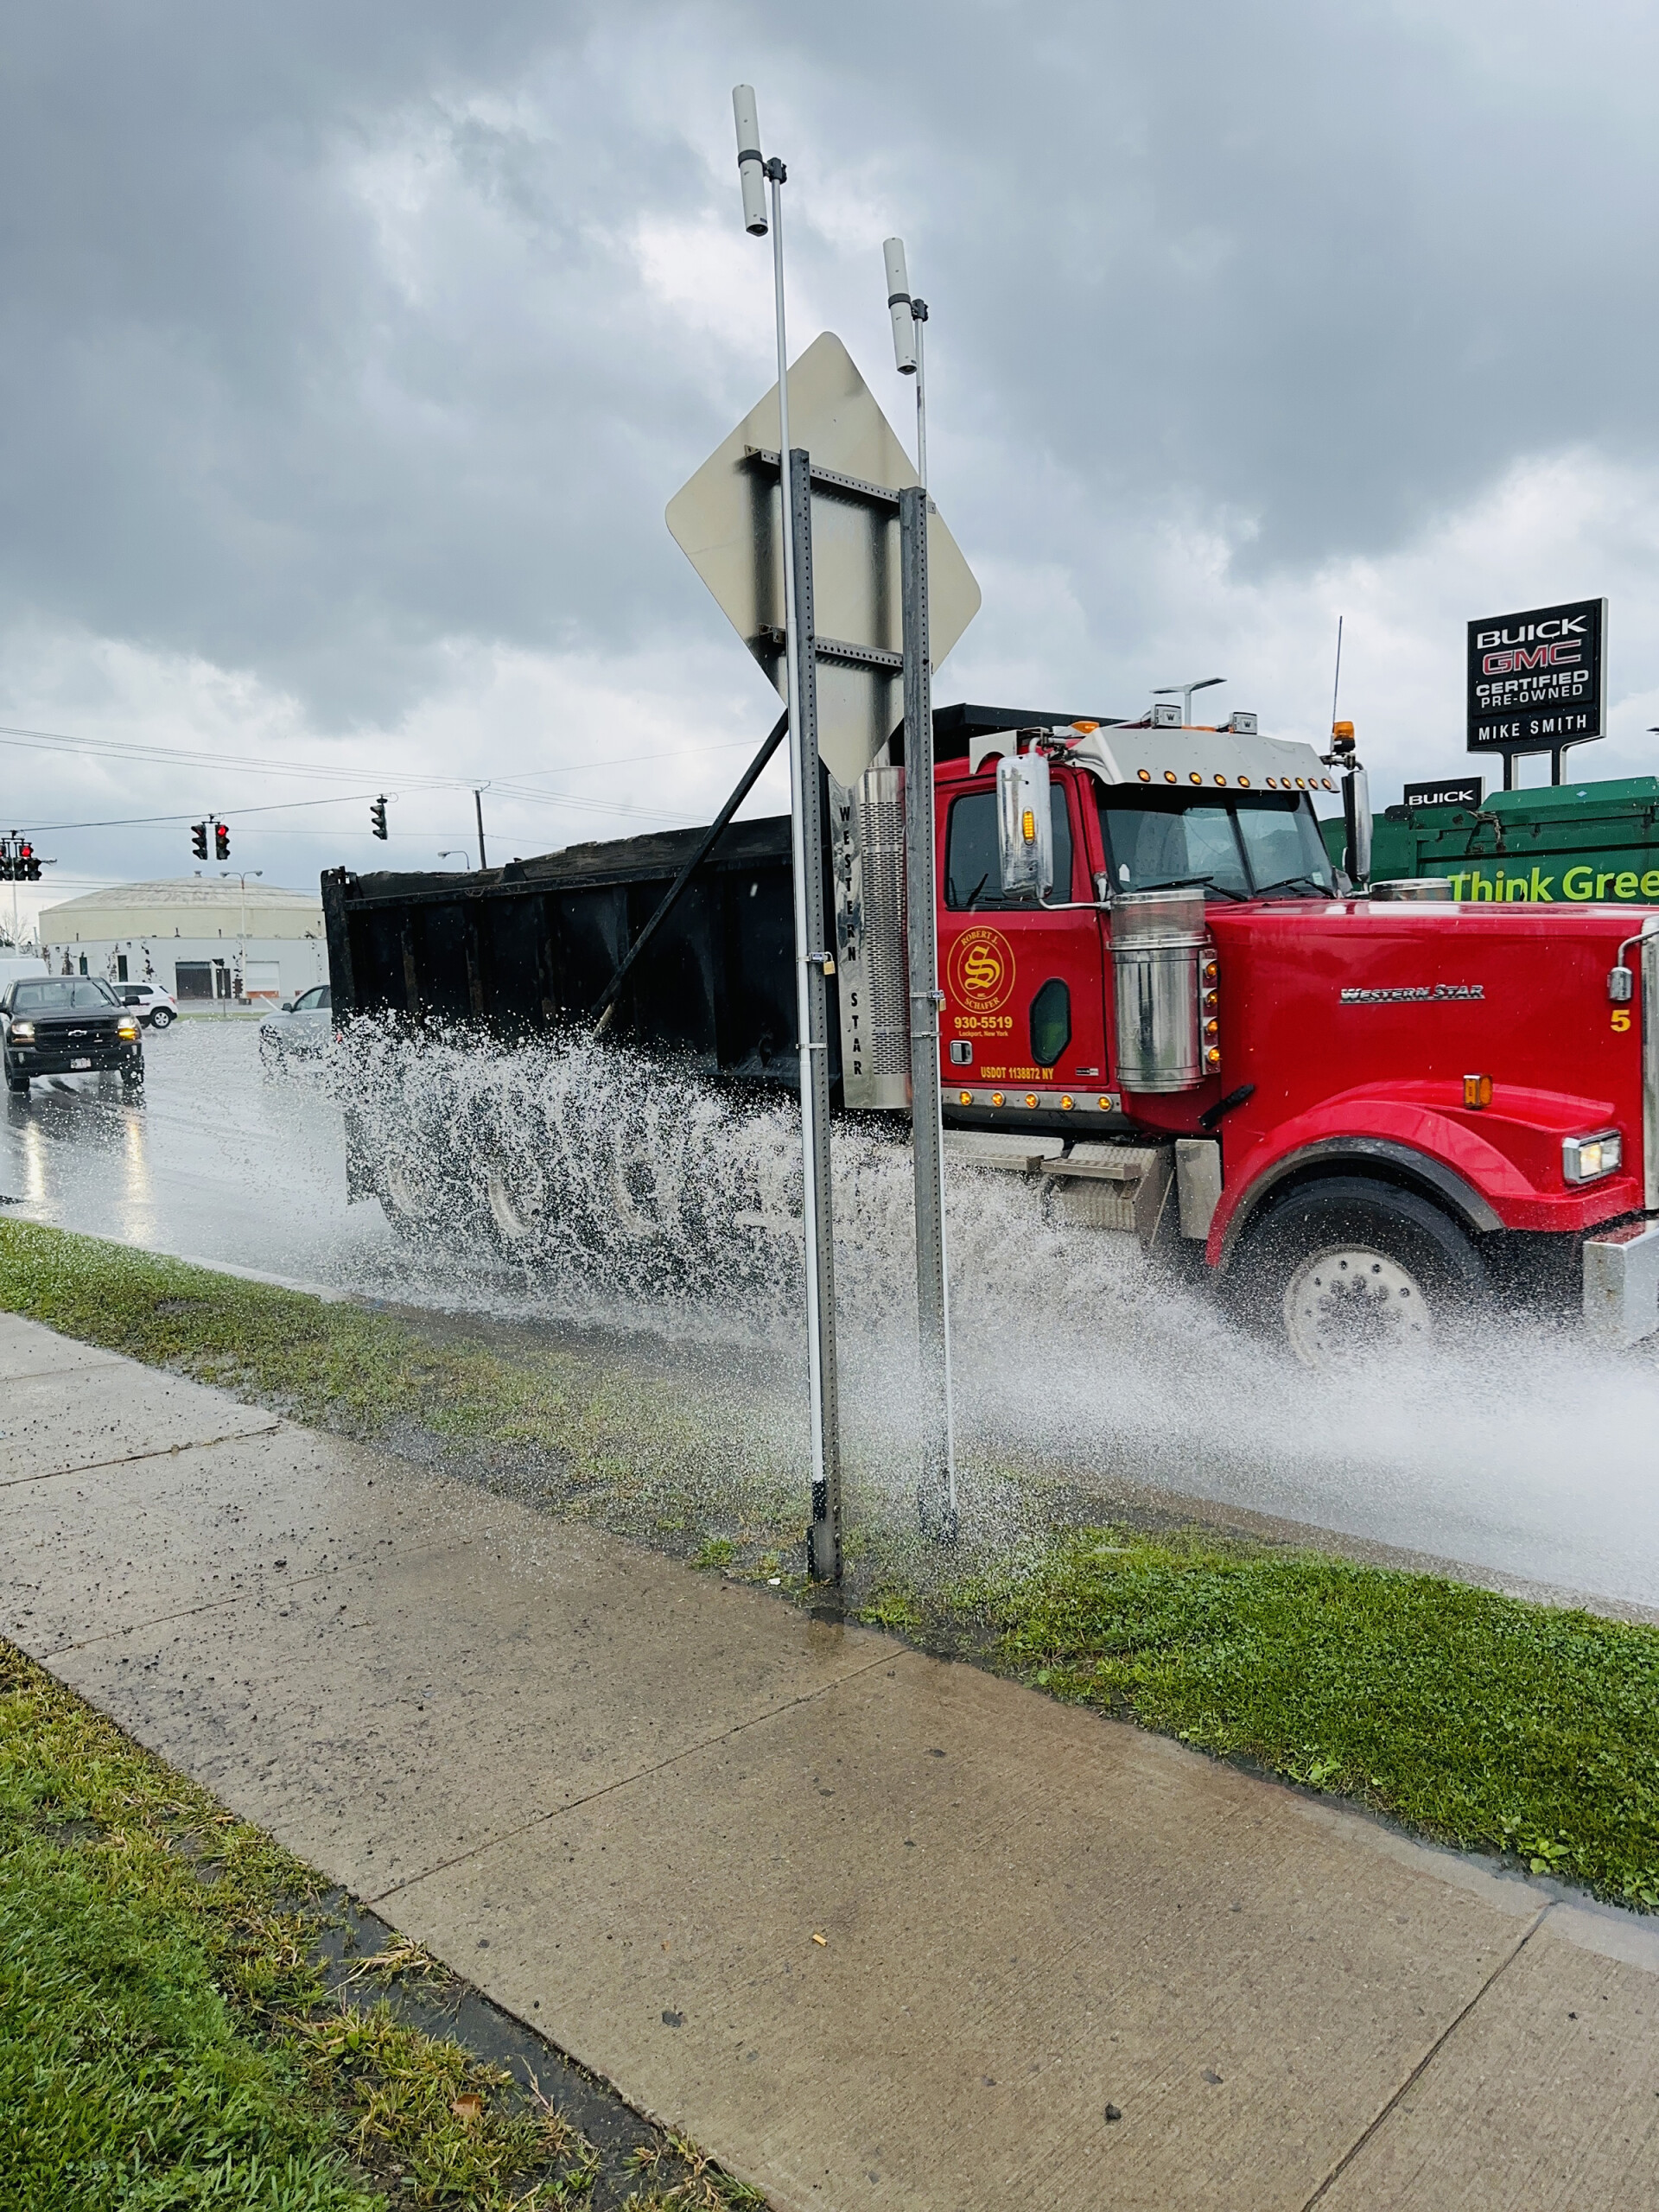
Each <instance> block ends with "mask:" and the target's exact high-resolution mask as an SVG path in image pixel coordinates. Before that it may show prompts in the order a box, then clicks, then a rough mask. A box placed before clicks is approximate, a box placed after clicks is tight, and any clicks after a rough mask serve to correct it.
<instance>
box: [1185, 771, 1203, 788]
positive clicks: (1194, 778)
mask: <svg viewBox="0 0 1659 2212" xmlns="http://www.w3.org/2000/svg"><path fill="white" fill-rule="evenodd" d="M1187 781H1188V782H1189V783H1192V784H1201V783H1202V782H1203V781H1204V778H1203V777H1202V776H1201V775H1200V774H1199V773H1198V770H1197V769H1196V768H1194V769H1192V771H1191V772H1189V774H1188V776H1187Z"/></svg>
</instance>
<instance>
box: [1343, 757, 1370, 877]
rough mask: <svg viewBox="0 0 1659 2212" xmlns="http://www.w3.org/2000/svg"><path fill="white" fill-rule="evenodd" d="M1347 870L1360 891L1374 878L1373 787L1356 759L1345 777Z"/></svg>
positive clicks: (1345, 870) (1345, 866) (1344, 826)
mask: <svg viewBox="0 0 1659 2212" xmlns="http://www.w3.org/2000/svg"><path fill="white" fill-rule="evenodd" d="M1342 822H1343V831H1344V838H1343V853H1342V866H1343V873H1344V874H1345V875H1346V876H1347V878H1348V880H1349V881H1350V882H1351V884H1352V885H1353V887H1354V888H1355V890H1356V891H1363V890H1365V889H1366V888H1367V887H1369V886H1370V880H1371V787H1370V783H1369V781H1368V780H1367V779H1366V774H1365V771H1364V770H1363V768H1362V767H1361V766H1360V765H1359V763H1358V762H1357V761H1356V762H1355V763H1354V765H1353V766H1352V767H1351V768H1350V769H1349V770H1348V772H1347V773H1346V774H1345V775H1344V778H1343V779H1342Z"/></svg>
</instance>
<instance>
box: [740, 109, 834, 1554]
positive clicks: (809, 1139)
mask: <svg viewBox="0 0 1659 2212" xmlns="http://www.w3.org/2000/svg"><path fill="white" fill-rule="evenodd" d="M732 113H733V118H734V121H735V123H736V125H737V172H738V176H739V179H740V181H741V185H742V191H743V226H744V228H745V229H746V230H747V232H748V233H749V235H750V236H751V237H752V238H765V236H766V232H767V230H768V228H770V230H771V232H772V312H773V320H774V322H775V325H776V332H777V340H778V464H779V467H778V475H779V495H780V498H781V499H782V522H783V540H784V543H783V553H784V563H783V566H784V671H785V675H784V681H785V698H786V701H787V703H788V710H789V823H790V847H791V858H792V861H793V863H794V880H795V978H796V983H795V1018H796V1023H797V1027H798V1033H799V1038H800V1092H801V1164H802V1171H803V1175H804V1192H803V1204H802V1225H803V1229H804V1243H805V1252H804V1256H805V1262H806V1268H805V1273H806V1343H807V1396H808V1401H809V1412H810V1426H811V1443H812V1517H811V1522H810V1527H809V1529H808V1532H807V1567H808V1572H809V1573H810V1575H811V1577H812V1579H813V1580H814V1581H815V1582H839V1581H840V1580H841V1566H842V1557H841V1435H840V1430H841V1423H840V1404H839V1395H838V1387H837V1380H836V1272H835V1216H834V1202H833V1198H832V1194H831V1189H830V1179H829V1020H828V1012H827V1004H828V1002H827V998H826V995H825V990H824V977H825V975H826V973H827V972H828V971H829V969H830V967H831V965H832V963H831V961H830V957H829V951H828V949H827V945H826V941H825V931H824V925H823V844H822V840H821V838H820V836H819V835H818V829H819V820H820V809H819V803H818V794H819V767H818V740H817V673H816V668H815V666H814V664H813V663H812V662H811V661H810V660H809V658H808V655H809V653H812V654H816V646H815V645H813V644H812V642H811V630H810V620H809V626H808V630H807V632H806V640H805V643H804V644H803V639H802V630H801V615H802V609H801V606H800V600H799V583H800V575H799V569H798V559H799V553H800V549H801V545H802V542H803V538H804V541H805V543H807V545H808V546H809V547H810V540H811V529H812V499H811V474H810V463H809V461H808V458H807V455H806V454H804V453H803V454H799V455H797V454H794V453H793V452H792V451H791V448H790V442H789V346H788V341H787V338H786V336H785V323H784V205H783V187H784V184H785V181H786V180H787V176H788V171H787V170H786V169H785V167H784V164H783V163H782V162H780V161H779V159H778V158H777V156H775V155H774V156H772V159H771V160H770V161H768V160H767V159H766V157H765V156H763V155H762V153H761V151H760V120H759V118H758V115H757V113H756V109H755V99H754V93H753V89H752V88H751V87H750V86H747V85H738V86H734V88H733V92H732ZM768 186H769V187H770V188H771V211H770V219H768V211H767V188H768ZM807 611H808V614H809V618H810V609H809V610H807Z"/></svg>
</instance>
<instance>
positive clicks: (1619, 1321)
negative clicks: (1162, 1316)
mask: <svg viewBox="0 0 1659 2212" xmlns="http://www.w3.org/2000/svg"><path fill="white" fill-rule="evenodd" d="M1244 719H1246V720H1247V721H1248V719H1249V718H1244ZM875 773H876V774H878V775H879V774H880V771H877V772H875ZM1340 784H1341V770H1340V765H1339V764H1333V763H1332V762H1331V761H1328V760H1323V759H1321V758H1320V756H1319V755H1318V754H1317V753H1314V751H1313V748H1312V747H1307V746H1304V745H1300V744H1294V743H1289V742H1286V741H1276V740H1273V739H1269V738H1265V737H1262V736H1259V735H1257V734H1255V732H1254V730H1253V728H1243V729H1241V728H1235V727H1229V728H1225V729H1218V730H1217V729H1193V728H1184V727H1179V726H1176V725H1174V724H1173V721H1170V720H1167V719H1166V720H1161V721H1154V720H1153V718H1152V717H1150V716H1148V717H1147V719H1146V720H1145V721H1141V722H1139V723H1135V724H1132V725H1125V724H1119V725H1115V726H1111V725H1103V724H1101V725H1096V724H1090V723H1087V722H1084V723H1077V724H1072V725H1070V726H1065V725H1061V726H1052V725H1050V726H1038V727H1032V728H1027V729H1026V730H1024V731H1017V730H1016V731H1005V732H1000V733H984V734H981V735H980V736H978V737H977V738H976V739H975V740H974V741H973V742H972V743H971V744H970V745H969V747H967V749H966V750H965V752H964V753H963V754H962V755H961V757H958V758H955V759H947V760H943V761H941V762H940V763H939V765H938V768H937V770H936V776H935V798H936V836H937V866H938V938H939V971H940V983H941V989H942V1001H943V1003H942V1008H941V1045H940V1065H939V1071H938V1072H939V1082H940V1085H941V1102H942V1109H943V1115H944V1121H945V1123H946V1128H947V1132H948V1135H947V1145H948V1148H949V1149H950V1150H951V1151H952V1152H953V1153H954V1154H956V1156H957V1158H958V1159H960V1160H964V1161H965V1162H967V1163H969V1164H972V1165H976V1166H983V1167H986V1168H995V1169H1001V1170H1004V1171H1007V1170H1013V1171H1014V1172H1016V1173H1026V1174H1033V1175H1036V1176H1039V1177H1041V1178H1043V1179H1045V1180H1046V1182H1047V1183H1049V1184H1050V1185H1051V1186H1052V1201H1051V1203H1052V1208H1053V1210H1054V1211H1055V1213H1056V1214H1057V1215H1058V1217H1060V1218H1062V1219H1066V1220H1071V1221H1074V1222H1076V1223H1077V1224H1079V1225H1087V1226H1090V1227H1094V1228H1098V1229H1104V1230H1118V1231H1120V1232H1122V1233H1126V1234H1130V1235H1134V1236H1137V1237H1138V1238H1139V1239H1140V1241H1141V1243H1143V1244H1145V1245H1147V1246H1154V1245H1156V1246H1160V1247H1162V1248H1165V1249H1169V1248H1172V1247H1173V1248H1177V1249H1179V1247H1180V1246H1182V1245H1185V1247H1187V1248H1188V1249H1192V1251H1193V1253H1194V1256H1195V1257H1197V1256H1198V1255H1199V1254H1201V1255H1202V1262H1203V1264H1204V1266H1205V1269H1206V1270H1207V1271H1208V1272H1209V1273H1210V1274H1211V1276H1212V1278H1213V1279H1214V1280H1216V1281H1217V1284H1218V1285H1219V1286H1220V1287H1223V1288H1224V1291H1225V1293H1226V1294H1227V1295H1228V1296H1229V1297H1230V1299H1231V1300H1234V1301H1235V1302H1236V1304H1238V1305H1239V1306H1243V1307H1244V1308H1246V1309H1248V1310H1249V1311H1251V1312H1253V1313H1255V1314H1256V1315H1258V1316H1260V1317H1261V1318H1262V1319H1265V1320H1267V1321H1268V1322H1270V1323H1272V1324H1274V1325H1275V1326H1276V1325H1282V1327H1283V1329H1284V1331H1285V1332H1286V1335H1287V1338H1288V1339H1289V1343H1290V1345H1291V1348H1292V1349H1293V1350H1294V1351H1295V1352H1296V1353H1297V1355H1298V1357H1300V1358H1301V1359H1303V1360H1304V1361H1306V1363H1309V1364H1312V1365H1315V1366H1323V1365H1327V1364H1329V1363H1331V1362H1332V1360H1334V1359H1339V1358H1340V1357H1344V1355H1345V1354H1346V1353H1348V1352H1351V1351H1355V1350H1357V1349H1363V1348H1364V1347H1367V1346H1370V1345H1374V1344H1379V1343H1396V1342H1402V1341H1403V1342H1412V1341H1421V1342H1427V1341H1429V1340H1431V1339H1432V1338H1434V1337H1436V1336H1438V1335H1440V1333H1441V1332H1443V1330H1444V1329H1445V1327H1446V1325H1447V1324H1448V1322H1449V1321H1450V1319H1451V1318H1452V1316H1453V1315H1454V1314H1455V1313H1458V1312H1459V1311H1460V1310H1463V1309H1465V1308H1466V1307H1468V1306H1470V1305H1471V1304H1472V1303H1477V1302H1478V1301H1479V1300H1482V1299H1491V1298H1493V1297H1495V1296H1497V1295H1498V1294H1500V1292H1501V1293H1502V1294H1504V1295H1514V1294H1516V1293H1517V1292H1519V1293H1521V1294H1533V1293H1535V1294H1540V1295H1544V1294H1549V1293H1550V1292H1552V1291H1554V1293H1555V1294H1559V1293H1560V1291H1561V1290H1562V1289H1563V1287H1567V1286H1568V1285H1569V1284H1573V1283H1576V1285H1577V1287H1578V1289H1579V1292H1580V1295H1581V1296H1582V1297H1583V1299H1584V1300H1585V1303H1586V1312H1588V1313H1590V1314H1591V1318H1592V1319H1593V1320H1595V1321H1596V1323H1597V1325H1599V1326H1600V1327H1601V1328H1602V1329H1604V1331H1605V1332H1606V1333H1608V1334H1610V1335H1611V1336H1612V1337H1613V1338H1616V1339H1617V1340H1618V1341H1623V1342H1628V1341H1630V1340H1631V1339H1632V1338H1634V1337H1636V1336H1638V1335H1641V1334H1644V1333H1647V1332H1649V1331H1650V1330H1651V1329H1652V1328H1653V1327H1654V1326H1655V1325H1656V1323H1659V1250H1656V1248H1659V1229H1656V1228H1655V1227H1654V1226H1652V1225H1650V1224H1649V1221H1648V1218H1647V1217H1648V1215H1649V1212H1650V1211H1654V1210H1655V1209H1659V1188H1655V1187H1653V1185H1654V1184H1655V1180H1656V1179H1655V1175H1654V1170H1653V1164H1652V1159H1653V1151H1654V1144H1653V1132H1654V1128H1655V1121H1656V1100H1659V1067H1656V1053H1655V1046H1654V1041H1653V1039H1654V1033H1655V1030H1656V1026H1659V1025H1656V1021H1655V1019H1654V1015H1653V1012H1652V1008H1653V1007H1654V1005H1655V994H1656V990H1659V965H1656V963H1659V940H1654V939H1650V938H1649V937H1648V936H1646V935H1645V934H1644V931H1643V918H1642V917H1640V916H1635V917H1632V916H1631V915H1630V912H1628V910H1626V911H1624V912H1619V911H1618V910H1617V909H1610V908H1605V907H1599V906H1580V907H1578V908H1577V909H1576V910H1573V911H1572V912H1565V913H1564V912H1560V910H1557V911H1556V912H1554V913H1546V912H1536V911H1535V910H1529V909H1528V908H1525V907H1517V906H1510V907H1503V906H1494V905H1493V904H1491V903H1490V902H1487V903H1484V904H1475V903H1471V902H1467V901H1462V900H1458V899H1453V898H1451V897H1449V896H1446V895H1444V894H1445V893H1449V891H1450V888H1451V887H1450V886H1449V885H1446V886H1444V887H1438V886H1437V887H1433V892H1434V893H1435V894H1436V895H1430V896H1411V895H1404V896H1399V895H1388V894H1389V893H1390V892H1393V891H1395V890H1399V891H1407V892H1408V890H1409V887H1403V886H1402V887H1383V889H1382V890H1381V891H1379V892H1378V893H1370V892H1369V891H1367V890H1366V889H1365V888H1364V887H1361V888H1360V889H1359V890H1357V891H1356V890H1355V888H1354V887H1352V886H1351V885H1350V884H1349V883H1348V881H1347V880H1346V879H1345V877H1344V875H1343V874H1342V873H1341V871H1340V870H1339V869H1338V868H1337V867H1336V865H1335V864H1334V862H1333V861H1332V858H1331V856H1330V855H1329V854H1328V853H1327V850H1326V849H1325V844H1324V843H1323V842H1322V841H1321V837H1320V834H1319V823H1318V820H1317V818H1316V815H1315V804H1314V803H1315V797H1316V795H1318V796H1319V798H1322V799H1325V800H1326V801H1328V799H1329V798H1330V796H1331V795H1332V794H1333V793H1337V792H1338V791H1339V789H1340ZM865 919H866V925H867V929H868V928H869V927H870V926H871V925H872V923H873V921H874V917H872V916H870V915H868V914H867V915H866V917H865ZM1633 922H1634V923H1635V924H1636V925H1637V927H1636V931H1635V933H1634V935H1633V933H1632V927H1631V925H1632V923H1633ZM1652 925H1653V926H1654V927H1656V928H1659V915H1655V916H1654V917H1652ZM855 950H856V948H855ZM852 980H853V984H854V986H855V987H856V985H857V983H858V982H859V981H860V980H861V977H860V974H859V971H858V968H857V963H856V959H855V969H854V975H853V979H852ZM843 1052H844V1054H845V1039H843ZM845 1064H846V1065H847V1067H848V1071H849V1075H850V1076H851V1077H852V1078H853V1080H854V1081H856V1076H857V1069H856V1066H855V1065H854V1063H853V1062H851V1061H850V1060H848V1061H846V1063H845ZM849 1103H856V1101H855V1100H854V1099H849Z"/></svg>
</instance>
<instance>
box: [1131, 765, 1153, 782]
mask: <svg viewBox="0 0 1659 2212" xmlns="http://www.w3.org/2000/svg"><path fill="white" fill-rule="evenodd" d="M1135 774H1136V775H1137V776H1139V777H1140V779H1141V782H1142V783H1143V784H1149V783H1150V782H1151V781H1152V771H1151V769H1150V768H1137V769H1136V770H1135Z"/></svg>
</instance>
